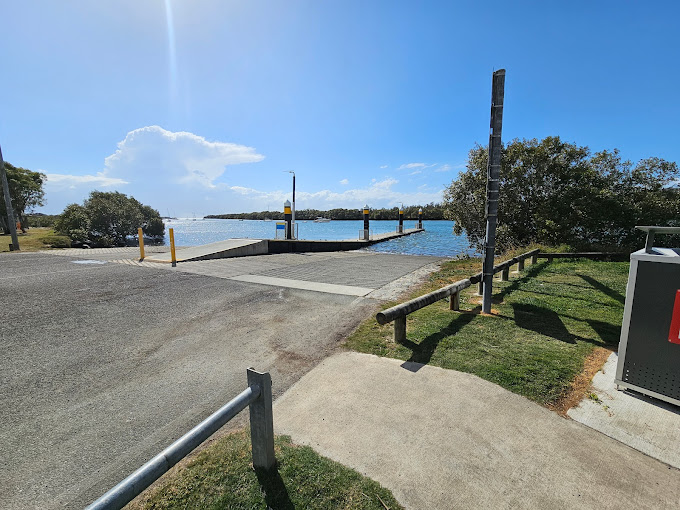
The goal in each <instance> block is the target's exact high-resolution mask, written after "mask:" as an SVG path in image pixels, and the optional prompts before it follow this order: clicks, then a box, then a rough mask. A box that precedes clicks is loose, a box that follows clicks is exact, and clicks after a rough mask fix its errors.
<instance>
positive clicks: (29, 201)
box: [0, 161, 47, 233]
mask: <svg viewBox="0 0 680 510" xmlns="http://www.w3.org/2000/svg"><path fill="white" fill-rule="evenodd" d="M5 171H6V172H7V184H8V185H9V194H10V197H11V199H12V200H11V201H12V209H13V210H14V216H15V218H14V219H15V220H18V221H19V222H20V223H21V228H22V229H23V230H25V229H26V227H28V222H27V220H26V213H27V212H28V211H30V210H31V209H33V208H34V207H37V206H40V205H43V199H44V197H45V192H44V190H43V183H44V182H45V180H46V179H47V178H46V177H45V174H43V173H40V172H34V171H32V170H28V169H26V168H21V167H16V166H14V165H12V164H10V163H8V162H7V161H5ZM0 227H2V230H3V232H4V233H8V232H9V224H8V223H7V207H6V206H5V196H4V193H2V192H0Z"/></svg>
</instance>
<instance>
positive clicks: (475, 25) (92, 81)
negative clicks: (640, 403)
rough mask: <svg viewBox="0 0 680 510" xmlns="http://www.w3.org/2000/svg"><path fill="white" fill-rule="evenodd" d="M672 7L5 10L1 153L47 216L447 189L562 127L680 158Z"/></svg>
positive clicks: (374, 199) (42, 6) (415, 196)
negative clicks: (91, 205) (102, 202)
mask: <svg viewBox="0 0 680 510" xmlns="http://www.w3.org/2000/svg"><path fill="white" fill-rule="evenodd" d="M679 15H680V7H678V5H677V3H676V2H633V1H625V0H624V1H622V0H619V1H593V0H590V1H569V2H566V1H565V2H557V1H552V2H546V1H534V2H528V1H527V2H520V1H517V2H508V1H504V2H494V1H487V2H454V1H442V2H437V1H426V0H424V1H418V2H416V1H410V2H406V1H398V0H396V1H395V0H392V1H370V0H362V1H354V0H309V1H301V0H300V1H297V0H287V1H282V0H281V1H260V0H248V1H245V0H243V1H230V0H221V1H220V0H191V1H189V0H134V1H131V0H115V1H113V0H111V1H97V2H93V1H90V0H77V1H76V0H60V1H59V2H55V1H53V0H50V1H38V0H25V1H22V2H3V6H2V19H3V35H4V41H3V44H2V45H0V65H1V66H2V76H3V79H2V80H1V81H0V97H1V98H2V103H1V105H2V106H1V108H0V145H1V146H2V151H3V155H4V157H5V159H6V160H7V161H9V162H11V163H13V164H14V165H18V166H23V167H26V168H30V169H32V170H40V171H42V172H44V173H45V174H47V176H48V181H47V184H46V204H45V206H44V207H43V208H41V209H40V211H42V212H46V213H58V212H60V211H61V210H62V209H63V208H64V206H65V205H67V204H68V203H72V202H79V203H80V202H82V200H83V199H84V198H85V197H86V196H87V194H88V193H89V192H90V191H91V190H93V189H99V190H104V191H106V190H118V191H121V192H123V193H126V194H128V195H132V196H134V197H135V198H137V199H139V200H140V201H142V202H143V203H145V204H148V205H151V206H152V207H154V208H156V209H158V210H159V211H160V212H161V214H163V215H166V214H171V215H175V216H188V215H192V214H196V215H197V216H200V215H204V214H213V213H221V212H239V211H251V210H264V209H267V208H270V209H272V210H275V209H281V208H282V203H283V201H284V200H286V199H287V198H288V199H290V197H291V187H292V186H291V176H290V174H288V173H284V172H285V171H288V170H293V171H295V172H296V175H297V208H298V209H303V208H307V207H312V208H318V209H326V208H332V207H348V208H358V207H361V206H362V205H363V204H364V203H368V204H369V205H370V206H371V207H388V206H394V205H398V204H400V203H404V204H405V205H410V204H416V203H421V204H423V203H427V202H432V201H435V202H436V201H439V200H440V199H441V192H442V190H443V189H444V187H445V186H446V185H448V184H449V183H450V182H451V180H452V179H454V178H455V176H456V174H457V172H458V171H459V170H460V169H461V168H462V167H463V166H464V164H465V162H466V158H467V153H468V151H469V150H470V149H471V148H472V147H473V146H474V144H475V143H476V142H477V143H481V144H483V145H485V144H487V143H488V132H489V109H490V108H489V107H490V96H491V75H492V72H493V70H494V69H499V68H505V69H506V71H507V75H506V90H505V108H504V126H503V140H504V141H507V140H510V139H512V138H542V137H545V136H548V135H559V136H561V137H562V138H563V139H565V140H568V141H571V142H575V143H578V144H580V145H587V146H589V147H590V148H591V149H592V150H594V151H597V150H602V149H612V148H615V147H616V148H619V149H620V150H621V154H622V156H623V157H624V158H626V159H630V160H632V161H633V162H636V161H638V160H639V159H642V158H645V157H651V156H658V157H661V158H665V159H668V160H672V161H680V157H679V156H680V149H679V146H680V144H678V141H677V140H678V134H677V132H676V131H677V130H676V129H674V125H675V123H674V121H675V119H677V118H678V117H679V116H680V106H679V105H678V101H676V97H677V84H678V82H679V81H680V80H679V78H680V77H679V73H680V71H679V67H678V53H679V52H678V49H679V47H680V43H679V42H678V36H677V35H678V29H677V19H678V17H679Z"/></svg>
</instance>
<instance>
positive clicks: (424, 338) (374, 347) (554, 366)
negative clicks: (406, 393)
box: [345, 259, 628, 405]
mask: <svg viewBox="0 0 680 510" xmlns="http://www.w3.org/2000/svg"><path fill="white" fill-rule="evenodd" d="M480 266H481V263H480V261H478V260H462V261H452V262H448V263H446V264H445V265H444V266H443V267H442V270H441V271H439V272H437V273H435V274H433V275H432V276H431V278H430V281H429V282H428V283H427V284H426V285H425V286H424V288H422V289H419V291H418V292H417V293H415V294H414V296H416V295H422V294H424V293H425V292H429V291H430V290H433V289H436V288H439V287H442V286H443V285H446V284H447V283H451V282H454V281H456V280H460V279H462V278H466V277H468V276H470V275H472V274H475V273H477V272H478V271H479V268H480ZM627 275H628V263H625V262H596V261H590V260H584V259H579V260H561V261H555V262H552V263H548V262H542V261H539V263H538V264H536V265H530V264H527V266H526V269H525V271H523V273H522V274H521V275H512V273H511V278H510V281H508V282H501V281H498V280H495V281H494V301H493V303H492V311H493V312H494V313H493V314H492V315H488V316H485V315H481V314H479V313H478V312H479V303H480V302H481V298H480V297H479V296H476V295H475V293H476V289H477V286H476V285H475V286H473V287H471V288H468V289H466V290H465V291H464V292H463V293H462V294H461V311H462V313H458V312H452V311H449V310H448V303H447V302H446V301H440V302H438V303H435V304H433V305H431V306H428V307H426V308H423V309H421V310H419V311H417V312H415V313H413V314H411V315H409V316H408V319H407V341H406V342H405V343H404V344H403V345H400V344H395V342H394V341H393V325H392V324H387V325H385V326H380V325H379V324H378V323H377V322H376V321H375V319H369V320H366V321H364V322H363V323H362V324H361V325H360V326H359V328H358V329H357V330H356V331H355V332H354V333H353V334H352V335H351V336H350V337H349V338H348V340H347V341H346V343H345V346H346V347H347V348H349V349H354V350H356V351H359V352H365V353H370V354H376V355H378V356H387V357H392V358H397V359H402V360H408V361H415V362H418V363H424V364H430V365H436V366H439V367H443V368H447V369H453V370H459V371H463V372H469V373H472V374H476V375H478V376H479V377H482V378H483V379H486V380H488V381H491V382H494V383H496V384H499V385H500V386H503V387H504V388H506V389H508V390H510V391H513V392H515V393H518V394H520V395H524V396H525V397H527V398H529V399H531V400H533V401H535V402H538V403H540V404H543V405H552V404H554V403H555V402H556V401H558V400H559V399H560V398H561V397H563V396H565V395H566V394H567V393H568V390H569V389H570V387H571V383H572V381H573V380H574V378H575V377H576V376H577V375H578V374H579V373H580V372H581V370H582V369H583V366H584V362H585V360H586V358H587V357H588V355H589V354H591V353H592V351H593V350H594V349H595V348H596V347H598V346H601V347H608V348H613V347H614V346H616V345H617V343H618V341H619V334H620V327H621V320H622V317H623V302H624V299H625V289H626V280H627ZM499 276H500V275H499ZM414 296H411V297H414ZM394 304H395V303H388V304H387V305H386V306H385V308H388V307H389V306H393V305H394Z"/></svg>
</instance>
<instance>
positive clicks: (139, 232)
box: [137, 227, 144, 262]
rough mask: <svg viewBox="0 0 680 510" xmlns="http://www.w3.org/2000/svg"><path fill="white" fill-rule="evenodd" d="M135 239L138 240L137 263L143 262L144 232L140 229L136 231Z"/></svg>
mask: <svg viewBox="0 0 680 510" xmlns="http://www.w3.org/2000/svg"><path fill="white" fill-rule="evenodd" d="M137 237H138V238H139V261H140V262H141V261H142V260H144V231H143V230H142V227H139V228H138V229H137Z"/></svg>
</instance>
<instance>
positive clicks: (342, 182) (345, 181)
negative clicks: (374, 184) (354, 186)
mask: <svg viewBox="0 0 680 510" xmlns="http://www.w3.org/2000/svg"><path fill="white" fill-rule="evenodd" d="M340 184H342V185H343V186H347V185H348V184H349V180H347V179H343V180H341V181H340Z"/></svg>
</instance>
